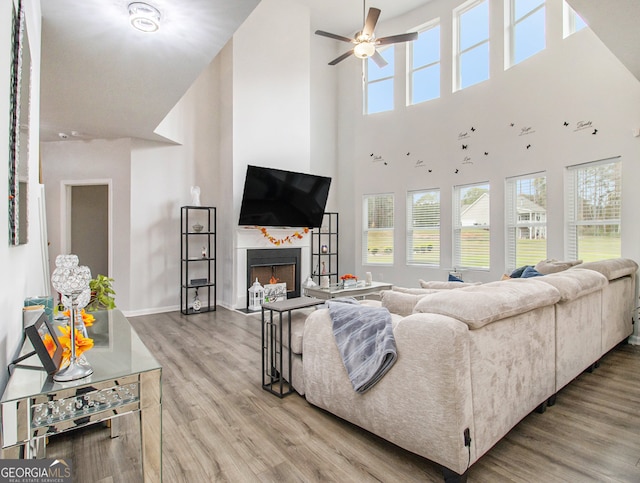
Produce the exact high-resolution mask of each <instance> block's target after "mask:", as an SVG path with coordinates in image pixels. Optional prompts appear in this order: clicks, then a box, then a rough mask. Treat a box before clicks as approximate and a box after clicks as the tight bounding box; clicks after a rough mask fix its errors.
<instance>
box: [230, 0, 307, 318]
mask: <svg viewBox="0 0 640 483" xmlns="http://www.w3.org/2000/svg"><path fill="white" fill-rule="evenodd" d="M309 29H310V23H309V8H308V7H306V6H303V5H301V4H300V3H299V2H297V1H294V0H263V1H262V2H260V4H259V5H258V6H257V7H256V8H255V10H254V11H253V12H252V13H251V15H250V16H249V17H248V18H247V20H246V21H245V22H244V23H243V24H242V26H241V27H240V28H239V29H238V30H237V31H236V33H235V34H234V36H233V55H232V56H230V57H231V59H230V60H232V62H233V92H232V96H233V105H232V109H233V113H232V122H233V199H232V200H229V201H232V205H231V206H232V207H233V216H234V219H233V225H234V226H235V227H237V220H238V215H239V213H240V204H241V200H242V192H243V187H244V178H245V173H246V167H247V165H249V164H252V165H258V166H269V167H273V168H279V169H287V170H291V171H301V172H307V173H308V172H310V164H311V154H310V150H311V134H310V133H311V96H310V85H311V80H310V75H311V70H310V63H309V62H310V61H309V51H310V31H309ZM229 208H230V206H226V207H225V209H229ZM239 238H240V236H239V235H236V241H235V248H236V249H238V250H241V251H244V250H245V249H246V248H247V247H246V246H244V244H243V243H242V244H240V243H239V242H238V240H239ZM240 245H243V246H240ZM274 248H275V247H274ZM233 260H234V266H235V270H234V274H236V275H234V279H235V287H233V289H234V293H233V294H232V304H233V306H234V307H244V306H245V300H246V291H247V289H248V288H249V287H247V286H246V279H245V277H242V278H241V277H240V276H239V274H241V273H246V265H245V263H246V262H245V258H244V256H243V254H242V253H240V254H238V253H236V254H235V255H234V257H233ZM225 298H226V294H225Z"/></svg>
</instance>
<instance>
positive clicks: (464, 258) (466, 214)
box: [453, 183, 490, 269]
mask: <svg viewBox="0 0 640 483" xmlns="http://www.w3.org/2000/svg"><path fill="white" fill-rule="evenodd" d="M453 217H454V218H453V263H454V266H455V267H456V268H460V267H461V268H480V269H489V238H490V237H489V235H490V230H489V226H490V224H489V183H482V184H473V185H465V186H455V187H454V189H453Z"/></svg>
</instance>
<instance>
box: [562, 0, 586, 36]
mask: <svg viewBox="0 0 640 483" xmlns="http://www.w3.org/2000/svg"><path fill="white" fill-rule="evenodd" d="M562 3H563V19H564V22H563V29H562V30H563V38H565V39H566V38H567V37H568V36H569V35H571V34H575V33H576V32H578V31H580V30H582V29H583V28H585V27H586V26H587V23H586V22H585V21H584V20H582V18H581V17H580V15H578V14H577V13H576V11H575V10H574V9H572V8H571V7H570V6H569V4H568V3H567V2H566V0H565V1H563V2H562Z"/></svg>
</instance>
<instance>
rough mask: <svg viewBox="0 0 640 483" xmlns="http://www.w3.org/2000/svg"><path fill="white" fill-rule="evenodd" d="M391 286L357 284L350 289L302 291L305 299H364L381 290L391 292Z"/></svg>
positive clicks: (334, 287)
mask: <svg viewBox="0 0 640 483" xmlns="http://www.w3.org/2000/svg"><path fill="white" fill-rule="evenodd" d="M392 287H393V284H391V283H387V282H371V283H370V284H368V285H367V284H366V283H365V282H358V283H357V284H356V285H354V286H351V287H347V288H344V287H341V286H340V285H330V286H329V288H321V287H320V286H315V287H304V288H303V291H304V294H305V295H306V296H307V297H315V298H317V299H323V300H327V299H334V298H336V297H355V298H358V297H360V298H365V297H367V295H372V294H375V293H378V292H380V291H382V290H391V288H392Z"/></svg>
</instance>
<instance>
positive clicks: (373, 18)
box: [362, 7, 380, 37]
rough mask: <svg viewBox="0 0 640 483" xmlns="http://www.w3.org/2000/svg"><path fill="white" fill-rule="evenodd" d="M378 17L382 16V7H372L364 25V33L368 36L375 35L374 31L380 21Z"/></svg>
mask: <svg viewBox="0 0 640 483" xmlns="http://www.w3.org/2000/svg"><path fill="white" fill-rule="evenodd" d="M378 17H380V9H379V8H375V7H371V8H370V9H369V13H368V14H367V19H366V20H365V21H364V27H362V34H363V35H366V36H367V37H371V36H372V35H373V31H374V30H375V28H376V24H377V23H378Z"/></svg>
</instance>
